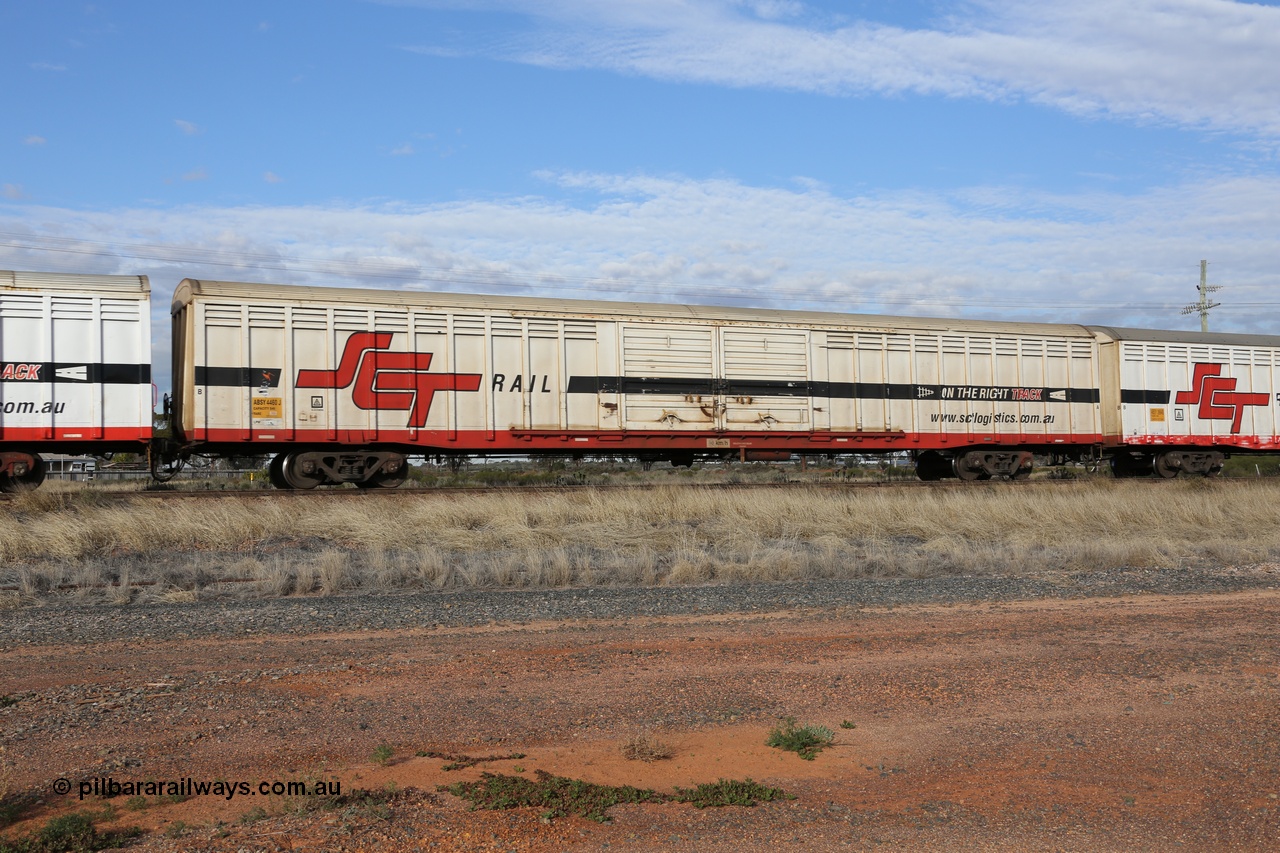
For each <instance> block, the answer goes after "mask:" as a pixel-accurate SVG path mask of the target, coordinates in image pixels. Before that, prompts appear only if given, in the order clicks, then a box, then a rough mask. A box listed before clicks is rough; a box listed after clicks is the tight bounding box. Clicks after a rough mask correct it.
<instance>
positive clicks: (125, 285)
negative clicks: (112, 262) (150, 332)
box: [0, 270, 151, 299]
mask: <svg viewBox="0 0 1280 853" xmlns="http://www.w3.org/2000/svg"><path fill="white" fill-rule="evenodd" d="M0 287H2V288H7V289H13V290H77V291H80V292H81V293H85V292H104V293H111V294H113V295H114V294H121V295H123V296H125V297H127V296H128V295H137V296H140V297H141V298H144V299H145V298H146V296H147V294H149V293H150V292H151V282H150V281H149V280H148V279H147V277H146V276H145V275H85V274H81V273H56V272H21V271H17V270H0Z"/></svg>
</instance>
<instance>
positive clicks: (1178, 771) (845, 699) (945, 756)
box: [0, 591, 1280, 853]
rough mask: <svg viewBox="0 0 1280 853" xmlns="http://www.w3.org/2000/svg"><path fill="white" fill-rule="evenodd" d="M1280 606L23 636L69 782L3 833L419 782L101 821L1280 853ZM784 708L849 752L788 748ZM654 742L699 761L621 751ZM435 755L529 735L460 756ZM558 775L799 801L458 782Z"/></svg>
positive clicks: (340, 831)
mask: <svg viewBox="0 0 1280 853" xmlns="http://www.w3.org/2000/svg"><path fill="white" fill-rule="evenodd" d="M51 613H52V611H51ZM1278 615H1280V593H1278V592H1274V591H1264V592H1251V593H1239V594H1230V595H1199V596H1179V597H1155V596H1151V597H1135V598H1125V599H1109V600H1100V599H1088V600H1070V601H1036V602H1012V603H997V604H982V605H969V604H959V605H936V606H912V607H900V608H896V609H895V608H886V609H874V608H866V609H860V608H849V609H847V610H842V611H838V612H830V611H824V612H790V613H783V614H775V615H770V616H750V617H737V618H733V617H704V618H678V619H677V618H669V619H639V618H637V619H632V620H608V621H597V622H576V623H569V624H526V625H491V626H488V627H485V628H479V629H435V630H430V629H423V630H405V631H384V632H362V633H354V634H353V633H348V634H316V635H313V636H307V637H296V636H280V637H270V636H258V635H255V636H252V637H245V638H242V639H210V640H182V641H167V642H159V641H133V642H110V643H102V644H99V645H95V646H91V647H83V646H76V647H72V646H44V647H20V648H10V649H8V650H6V651H4V652H0V665H2V666H3V670H2V672H3V677H2V679H0V695H11V696H16V697H19V702H18V703H17V704H16V705H13V706H12V707H8V708H4V709H0V731H3V734H4V741H3V742H4V743H5V744H6V749H5V752H4V753H2V754H0V759H3V760H4V761H5V763H6V764H7V766H8V768H9V777H10V778H9V784H10V787H11V788H16V789H18V790H28V791H35V792H36V793H38V794H39V795H40V796H41V797H42V799H43V800H44V802H43V804H41V805H39V806H37V807H35V808H34V809H32V810H31V811H30V812H29V813H28V819H27V820H25V821H24V822H23V823H22V824H19V825H18V826H17V827H14V828H11V829H10V830H8V831H7V832H6V836H7V837H10V838H12V837H14V836H15V835H21V834H22V833H24V832H30V831H33V830H34V829H36V828H38V827H39V826H41V825H43V823H44V822H45V821H46V820H47V819H48V818H49V817H50V816H51V815H56V814H61V813H64V812H65V811H68V810H71V809H73V808H79V809H90V810H92V811H94V812H95V813H101V810H102V809H103V807H104V806H105V805H106V802H105V801H103V800H102V799H100V798H95V797H89V798H87V799H85V800H84V801H83V802H80V801H78V800H77V796H76V790H75V787H73V791H72V793H71V794H70V795H68V796H57V795H55V794H54V793H52V785H53V782H54V780H55V779H56V778H58V777H65V778H67V779H69V780H70V781H71V782H72V783H73V786H78V785H79V784H80V782H82V781H85V780H91V779H93V778H94V777H103V778H105V777H108V776H110V777H111V778H113V779H115V780H117V781H129V780H133V781H142V780H153V781H154V780H170V779H185V778H187V777H191V778H193V779H196V780H207V781H214V780H228V781H239V780H245V781H249V782H251V783H252V784H253V785H254V786H255V787H256V785H257V783H258V782H259V781H275V780H282V781H288V780H298V779H303V778H305V777H312V778H324V779H336V780H339V781H340V782H341V783H342V786H343V791H344V792H349V791H351V790H352V789H353V788H369V789H379V790H385V789H386V787H387V786H388V785H389V784H391V783H394V785H395V786H396V787H397V788H398V789H401V793H400V795H398V796H397V797H396V798H395V799H394V800H393V801H392V802H391V803H390V804H389V806H388V807H381V808H376V807H350V808H344V809H336V810H327V811H325V810H322V811H312V812H308V813H302V814H298V813H291V812H288V811H287V809H286V807H287V806H288V803H287V802H286V801H285V799H284V798H280V797H269V796H256V795H254V796H237V797H235V798H233V799H232V800H230V801H227V800H225V799H222V798H219V797H214V796H195V797H192V798H190V799H187V800H185V801H182V802H177V803H159V802H156V801H155V799H154V798H151V799H149V800H147V802H146V804H145V807H142V808H130V807H129V804H127V798H126V797H117V798H115V799H113V800H111V801H110V803H111V804H112V805H113V806H114V810H115V819H114V821H113V822H112V821H107V822H103V823H100V824H99V825H100V827H108V826H127V825H138V826H141V827H142V828H143V829H145V830H146V831H147V834H146V835H145V836H144V837H143V839H142V840H141V841H140V842H139V843H138V845H139V847H140V849H146V850H184V849H202V850H205V849H207V850H228V851H231V850H353V851H354V850H382V851H398V850H458V851H462V850H466V851H471V850H485V851H488V850H492V851H508V850H515V851H528V853H534V852H535V851H551V850H557V851H558V850H627V851H658V850H662V851H667V850H673V851H684V850H688V851H695V850H696V851H707V850H717V851H719V850H723V851H729V850H733V851H770V853H774V851H776V850H779V849H801V848H803V849H806V850H847V849H870V848H873V847H875V848H879V847H886V846H887V847H889V848H893V847H900V848H906V849H916V850H919V849H925V850H1010V849H1023V850H1081V851H1092V850H1162V851H1163V850H1173V849H1185V850H1274V849H1280V702H1278V701H1277V700H1278V699H1280V620H1278V619H1277V616H1278ZM784 716H791V717H795V718H796V719H797V720H799V721H800V722H801V723H813V724H821V725H825V726H827V727H829V728H831V729H832V730H834V732H835V734H836V743H835V746H834V747H832V748H830V749H828V750H826V751H824V752H822V753H821V754H820V755H819V756H818V757H817V759H816V760H814V761H804V760H802V759H800V758H799V757H798V756H796V755H795V754H793V753H788V752H782V751H779V750H776V749H773V748H770V747H766V746H765V745H764V742H765V739H766V737H767V735H768V732H769V730H770V728H772V727H773V726H774V725H776V724H777V722H778V720H779V719H780V718H782V717H784ZM845 721H848V722H849V723H851V724H852V725H853V726H855V727H854V728H842V727H841V723H842V722H845ZM638 735H646V736H648V737H650V738H651V739H654V740H658V741H661V742H663V743H665V744H666V745H667V746H669V747H670V749H671V751H672V757H671V758H670V759H668V760H660V761H654V762H649V763H646V762H641V761H634V760H628V759H626V758H624V757H623V755H622V750H621V745H622V744H623V743H624V742H626V741H627V740H628V739H631V738H633V737H636V736H638ZM383 744H385V745H387V746H389V747H390V748H391V750H392V753H391V757H390V759H389V760H388V761H386V763H385V765H383V764H379V763H376V762H375V761H373V760H372V758H371V756H372V755H373V754H374V751H375V750H376V749H377V748H378V747H379V746H381V745H383ZM420 751H435V752H441V753H451V754H465V755H468V756H472V757H485V756H491V755H511V754H513V753H521V754H523V755H524V757H523V758H519V759H512V758H508V759H503V760H493V761H489V762H484V763H481V764H479V765H477V766H474V767H471V768H468V769H463V770H445V769H443V768H444V767H445V765H446V764H447V763H448V762H447V760H445V759H442V758H433V757H417V756H416V755H415V753H417V752H420ZM535 770H546V771H549V772H551V773H555V774H558V775H562V776H568V777H573V778H580V779H585V780H589V781H592V782H598V783H603V784H611V785H624V784H626V785H636V786H640V787H651V788H655V789H658V790H661V791H665V792H670V791H671V790H672V788H673V786H677V785H678V786H683V787H692V786H693V785H696V784H697V783H700V782H711V781H715V780H717V779H720V778H726V779H743V778H748V777H749V778H751V779H753V780H756V781H758V782H764V783H767V784H769V785H773V786H778V787H781V788H783V789H785V790H786V791H787V792H789V793H791V794H794V795H795V797H796V799H794V800H790V801H785V802H774V803H768V804H761V805H759V806H756V807H755V808H741V807H735V808H720V809H704V810H698V809H695V808H693V807H692V806H689V805H682V804H670V803H668V804H649V805H629V806H618V807H615V808H613V809H612V810H611V812H610V816H611V818H612V821H611V822H610V823H607V824H601V823H596V822H593V821H590V820H586V819H583V818H579V817H566V818H556V819H554V820H550V821H548V820H545V819H543V818H542V817H541V816H540V814H539V812H538V810H536V809H523V810H516V811H509V812H473V811H469V810H468V807H467V804H466V803H465V802H463V801H461V800H459V799H458V798H456V797H453V796H452V795H449V794H446V793H441V792H439V791H438V790H437V786H438V785H442V784H450V783H453V782H457V781H460V780H468V779H475V778H478V777H479V775H480V773H481V772H482V771H489V772H495V773H499V772H500V773H509V774H522V775H524V776H526V777H532V776H533V773H534V771H535ZM405 789H408V790H405ZM132 805H133V806H135V807H136V806H139V805H141V803H140V802H138V801H135V802H134V803H133V804H132ZM255 808H261V809H262V810H263V811H264V812H266V814H267V817H265V818H263V819H260V820H252V818H253V817H255V816H256V815H257V813H256V812H254V811H253V810H254V809H255Z"/></svg>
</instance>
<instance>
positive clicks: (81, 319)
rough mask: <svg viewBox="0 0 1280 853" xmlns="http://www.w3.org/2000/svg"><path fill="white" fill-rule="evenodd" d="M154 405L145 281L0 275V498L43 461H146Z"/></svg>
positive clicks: (36, 476) (35, 481)
mask: <svg viewBox="0 0 1280 853" xmlns="http://www.w3.org/2000/svg"><path fill="white" fill-rule="evenodd" d="M152 404H153V391H152V386H151V315H150V285H149V283H148V281H147V278H146V276H97V275H60V274H52V273H27V272H0V488H3V489H5V490H9V489H11V488H14V487H17V486H24V485H25V486H33V485H39V483H40V482H41V481H42V480H43V479H44V474H45V467H44V463H43V461H42V459H41V456H40V453H41V452H53V453H66V454H87V453H92V454H98V455H101V454H105V453H110V452H114V451H126V450H129V451H134V452H145V451H146V449H147V444H148V442H149V441H150V440H151V410H152Z"/></svg>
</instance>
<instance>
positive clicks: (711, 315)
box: [174, 279, 1091, 338]
mask: <svg viewBox="0 0 1280 853" xmlns="http://www.w3.org/2000/svg"><path fill="white" fill-rule="evenodd" d="M197 298H200V299H202V300H204V301H210V300H214V301H216V300H219V299H224V300H232V301H241V300H244V301H255V302H276V303H280V302H284V303H326V304H337V305H351V304H352V303H353V302H354V303H360V304H367V305H388V306H397V307H423V308H455V309H463V310H475V311H497V312H505V313H510V314H512V315H515V316H563V315H566V314H568V315H574V316H579V317H589V318H596V317H600V316H601V315H604V316H606V317H608V318H625V319H629V320H635V321H640V322H643V321H653V320H659V321H661V320H694V321H709V322H715V321H721V322H724V321H727V322H739V323H770V324H779V323H780V324H784V325H794V326H806V327H809V326H813V327H821V326H844V327H848V326H855V327H857V328H858V329H860V330H868V331H871V332H901V331H904V330H912V331H931V332H939V333H948V332H951V333H956V334H966V333H973V332H975V331H976V332H988V333H990V334H992V335H1020V334H1023V335H1039V336H1056V337H1073V338H1090V337H1091V335H1090V333H1089V331H1088V330H1087V329H1086V328H1085V327H1084V326H1078V325H1070V324H1056V323H1017V322H1000V321H989V320H969V319H964V318H959V317H956V318H946V317H937V318H924V317H895V316H888V315H883V314H844V313H836V312H830V313H828V312H819V311H794V310H786V309H778V308H734V307H726V306H720V305H684V304H678V303H665V302H631V301H628V302H611V301H605V300H586V299H549V298H543V297H531V296H495V295H485V294H467V293H440V292H428V291H420V290H365V289H358V288H346V287H309V286H299V285H279V284H253V283H247V282H229V281H206V280H196V279H185V280H184V281H183V282H182V283H181V284H180V285H178V289H177V291H176V292H175V293H174V310H175V311H176V310H177V309H179V308H182V307H184V306H185V305H187V304H189V303H190V302H192V301H193V300H195V299H197Z"/></svg>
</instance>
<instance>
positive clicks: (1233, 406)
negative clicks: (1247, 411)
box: [1173, 364, 1271, 434]
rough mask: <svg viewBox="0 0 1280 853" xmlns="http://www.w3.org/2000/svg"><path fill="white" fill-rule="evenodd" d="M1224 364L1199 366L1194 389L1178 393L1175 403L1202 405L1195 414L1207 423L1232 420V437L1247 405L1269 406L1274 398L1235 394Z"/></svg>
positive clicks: (1233, 381) (1194, 379) (1193, 376)
mask: <svg viewBox="0 0 1280 853" xmlns="http://www.w3.org/2000/svg"><path fill="white" fill-rule="evenodd" d="M1221 373H1222V365H1221V364H1197V365H1196V368H1195V373H1194V374H1193V375H1192V377H1191V390H1190V391H1179V392H1178V393H1177V394H1176V395H1175V396H1174V398H1173V401H1174V402H1175V403H1179V404H1183V405H1190V406H1194V405H1197V404H1198V405H1199V406H1200V408H1199V410H1197V412H1196V415H1197V416H1198V417H1199V418H1201V419H1202V420H1206V421H1226V420H1229V421H1231V432H1232V434H1235V433H1238V432H1239V431H1240V419H1241V418H1243V417H1244V407H1245V406H1267V405H1270V403H1271V397H1270V396H1269V395H1267V394H1246V393H1243V392H1237V391H1236V380H1235V379H1233V378H1232V377H1230V376H1221V375H1220V374H1221Z"/></svg>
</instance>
